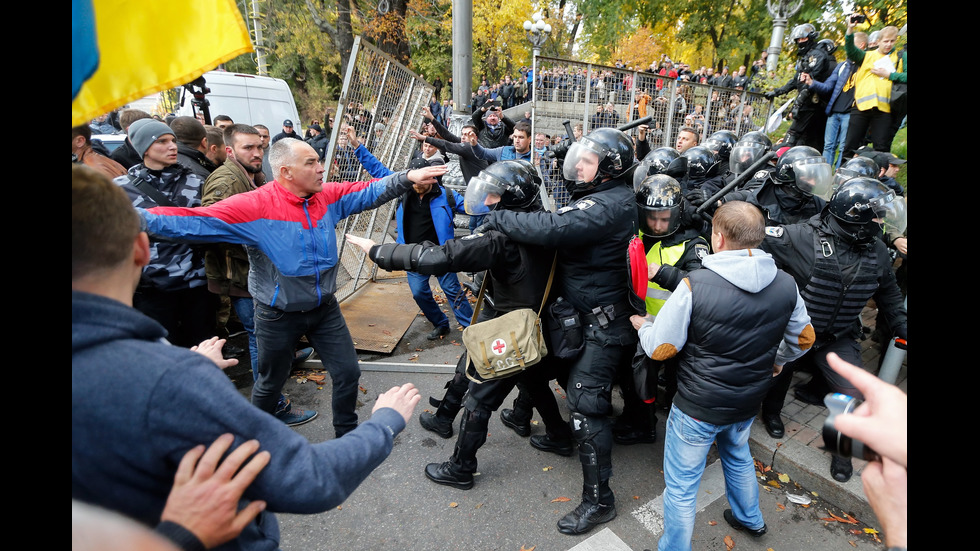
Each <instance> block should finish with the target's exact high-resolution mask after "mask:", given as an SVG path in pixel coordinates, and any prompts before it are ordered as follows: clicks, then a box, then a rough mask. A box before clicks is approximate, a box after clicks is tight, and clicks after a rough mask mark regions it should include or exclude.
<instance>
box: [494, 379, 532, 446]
mask: <svg viewBox="0 0 980 551" xmlns="http://www.w3.org/2000/svg"><path fill="white" fill-rule="evenodd" d="M522 386H523V385H522V384H520V383H518V385H517V390H518V392H517V398H514V409H502V410H500V422H501V423H503V424H504V425H505V426H507V427H509V428H511V429H513V430H514V432H516V433H517V435H518V436H523V437H525V438H526V437H528V436H530V435H531V413H532V408H533V407H534V404H533V403H532V401H531V397H530V396H529V395H528V394H527V393H526V392H525V391H524V390H523V388H521V387H522Z"/></svg>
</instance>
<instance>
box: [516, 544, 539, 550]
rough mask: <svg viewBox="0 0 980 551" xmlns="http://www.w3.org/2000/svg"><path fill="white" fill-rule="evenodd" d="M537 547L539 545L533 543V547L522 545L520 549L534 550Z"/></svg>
mask: <svg viewBox="0 0 980 551" xmlns="http://www.w3.org/2000/svg"><path fill="white" fill-rule="evenodd" d="M535 547H537V545H532V546H531V547H524V546H523V545H521V549H520V551H534V548H535Z"/></svg>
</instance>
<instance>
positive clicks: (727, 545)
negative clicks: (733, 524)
mask: <svg viewBox="0 0 980 551" xmlns="http://www.w3.org/2000/svg"><path fill="white" fill-rule="evenodd" d="M734 547H735V540H733V539H732V537H731V536H725V548H727V549H728V551H732V548H734Z"/></svg>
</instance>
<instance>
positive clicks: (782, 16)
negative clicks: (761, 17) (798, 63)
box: [766, 0, 803, 71]
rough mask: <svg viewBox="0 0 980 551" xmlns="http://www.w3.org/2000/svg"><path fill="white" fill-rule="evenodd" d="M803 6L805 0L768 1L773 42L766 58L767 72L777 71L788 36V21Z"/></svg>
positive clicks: (771, 41) (767, 6)
mask: <svg viewBox="0 0 980 551" xmlns="http://www.w3.org/2000/svg"><path fill="white" fill-rule="evenodd" d="M802 6H803V0H766V10H768V11H769V15H771V16H772V40H770V41H769V48H768V50H767V51H768V52H769V55H768V56H767V57H766V70H767V71H775V70H776V64H777V63H778V62H779V53H780V52H781V51H782V50H783V47H782V45H783V36H785V34H786V21H787V20H788V19H789V18H790V17H793V16H794V15H796V12H798V11H800V8H801V7H802Z"/></svg>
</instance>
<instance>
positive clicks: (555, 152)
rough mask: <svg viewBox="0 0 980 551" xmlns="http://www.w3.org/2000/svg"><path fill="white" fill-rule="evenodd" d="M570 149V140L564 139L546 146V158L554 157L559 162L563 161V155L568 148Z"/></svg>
mask: <svg viewBox="0 0 980 551" xmlns="http://www.w3.org/2000/svg"><path fill="white" fill-rule="evenodd" d="M569 147H572V140H570V139H568V138H565V139H564V140H562V141H560V142H558V143H556V144H554V145H549V146H548V153H547V154H546V156H547V157H554V158H556V159H558V160H559V161H564V160H565V155H566V154H567V153H568V148H569Z"/></svg>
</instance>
